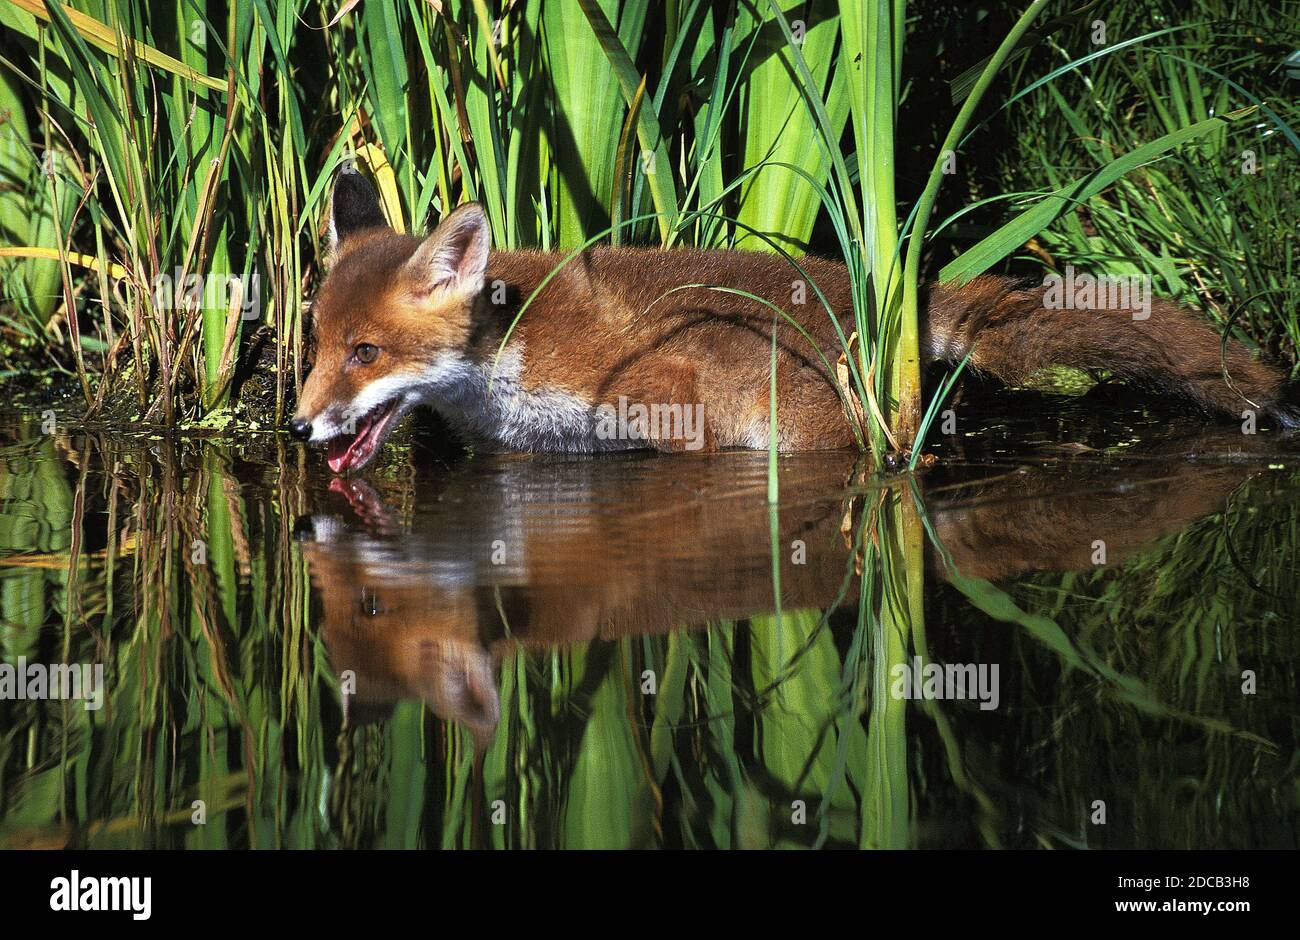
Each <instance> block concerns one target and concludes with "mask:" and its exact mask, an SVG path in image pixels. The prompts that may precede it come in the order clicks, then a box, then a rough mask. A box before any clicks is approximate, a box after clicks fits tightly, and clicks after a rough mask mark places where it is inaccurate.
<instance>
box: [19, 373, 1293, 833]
mask: <svg viewBox="0 0 1300 940" xmlns="http://www.w3.org/2000/svg"><path fill="white" fill-rule="evenodd" d="M977 404H978V403H977ZM974 410H975V411H978V408H974ZM970 411H972V408H967V409H966V411H963V414H967V413H968V412H970ZM983 413H985V414H986V415H993V417H986V418H984V419H982V420H981V419H979V418H974V417H969V418H963V422H964V426H963V428H962V433H961V434H960V435H953V436H949V437H943V436H940V437H939V438H938V439H937V440H936V447H937V448H938V449H939V451H940V453H941V455H942V456H943V457H944V462H943V464H942V465H941V467H940V468H939V469H937V470H935V471H932V472H929V473H927V474H925V475H923V476H920V477H918V478H917V480H916V482H915V483H911V482H909V481H908V480H906V479H895V480H892V481H881V480H879V479H876V480H872V479H870V478H868V477H866V476H865V475H864V474H863V472H862V467H861V466H859V465H858V464H857V462H856V461H855V460H854V458H853V457H852V456H851V455H844V454H831V455H826V454H822V455H802V456H792V457H785V458H782V459H781V461H780V474H779V480H780V504H779V508H778V509H777V510H775V511H772V510H770V509H769V506H768V504H767V458H766V455H765V454H744V453H730V454H722V455H717V456H698V455H695V456H693V455H684V456H675V457H656V456H650V455H621V456H611V457H601V458H590V459H588V458H557V457H513V458H504V457H474V458H464V459H453V460H450V461H448V460H443V459H433V458H426V457H419V456H418V457H417V458H416V459H414V460H409V459H405V458H402V457H400V456H399V455H389V457H388V459H387V461H386V463H385V464H384V466H383V467H381V468H380V469H379V470H377V471H376V472H373V473H370V474H367V475H365V476H364V477H363V478H361V479H356V480H350V481H342V480H333V479H332V478H331V476H330V474H329V473H328V471H327V470H326V469H325V468H324V466H323V464H322V463H321V462H320V460H319V458H318V457H317V456H315V455H310V456H309V455H307V454H306V453H305V452H304V451H302V450H301V449H300V448H298V447H297V446H296V445H291V444H289V443H288V442H287V441H286V440H285V439H283V438H277V437H275V436H273V435H261V436H251V437H248V438H245V439H241V440H240V441H238V442H231V441H229V440H208V441H205V440H200V439H196V438H185V437H177V438H175V439H168V438H163V437H158V436H153V437H150V436H142V435H131V434H125V433H122V432H120V431H119V432H114V433H107V432H101V431H94V430H74V431H68V432H64V431H60V432H57V433H55V434H43V433H41V428H40V425H39V418H36V417H34V416H25V415H16V414H15V415H10V416H9V417H8V418H7V419H5V420H0V428H3V429H4V430H3V431H0V441H2V442H3V445H2V446H0V497H2V499H3V505H2V506H0V617H2V618H3V619H2V620H0V661H2V662H3V664H6V665H8V666H9V667H12V670H16V669H17V667H18V666H19V665H20V664H22V665H24V666H25V667H26V668H27V669H29V670H30V668H31V666H32V664H36V665H37V666H38V667H40V668H43V669H47V670H48V667H49V665H50V664H53V663H60V662H66V663H77V664H82V665H85V666H88V667H90V668H91V672H90V673H88V675H93V667H94V666H96V665H98V666H102V667H103V672H102V676H103V680H102V681H103V685H102V698H101V699H100V700H99V701H95V700H94V697H93V696H92V701H91V702H90V703H89V704H91V705H95V704H101V705H102V707H98V708H87V707H86V705H87V703H86V702H85V701H80V700H69V699H63V700H50V699H39V698H33V697H30V696H28V697H24V698H21V699H19V698H17V697H16V696H15V694H14V691H13V688H14V687H11V688H10V692H9V693H8V694H5V687H4V686H3V684H2V683H3V676H0V846H3V847H18V846H95V847H102V846H156V847H196V848H197V847H239V846H255V847H275V846H283V847H334V846H340V847H351V846H359V847H403V846H406V847H417V846H423V847H437V846H545V847H549V846H564V847H579V846H582V847H612V846H661V845H662V846H686V847H714V846H717V847H767V846H828V847H829V846H864V847H878V846H886V847H887V846H919V847H981V846H990V847H992V846H1053V847H1081V846H1093V847H1097V846H1109V847H1125V846H1149V847H1216V846H1221V847H1253V846H1294V845H1295V844H1296V843H1297V825H1296V820H1297V810H1298V809H1300V807H1298V806H1297V804H1298V803H1300V786H1298V784H1297V777H1296V773H1297V769H1298V767H1300V761H1297V750H1296V734H1295V732H1296V721H1297V718H1296V708H1295V703H1296V701H1297V698H1296V666H1297V639H1296V628H1297V606H1298V605H1297V593H1296V590H1295V583H1296V578H1295V576H1296V570H1297V544H1298V542H1297V528H1298V526H1297V507H1298V506H1300V449H1298V448H1297V446H1296V445H1295V444H1289V443H1286V442H1281V441H1278V440H1277V439H1276V438H1274V437H1271V436H1269V435H1268V434H1264V433H1261V434H1259V435H1253V436H1248V435H1243V434H1242V433H1240V430H1239V429H1238V428H1236V427H1235V426H1228V427H1226V428H1225V427H1213V428H1209V427H1206V426H1204V425H1202V424H1199V423H1189V422H1183V421H1177V420H1171V419H1169V418H1167V417H1156V416H1149V415H1140V414H1131V413H1126V414H1117V413H1116V411H1115V410H1114V409H1109V410H1107V409H1104V408H1098V407H1097V405H1096V404H1095V403H1091V402H1082V403H1081V402H1060V401H1056V400H1045V399H1040V398H1038V397H1037V396H1032V395H1027V394H1022V395H1019V396H1012V395H1009V396H1004V397H1002V398H1000V399H998V400H996V401H995V402H994V403H993V406H992V407H988V406H985V408H984V412H983ZM1030 415H1033V417H1032V418H1030V417H1028V416H1030ZM1103 543H1104V544H1103ZM909 586H911V587H912V589H914V590H919V591H920V593H919V594H916V595H915V599H916V603H915V604H913V605H912V607H913V616H912V617H911V618H910V619H909V618H907V617H900V616H899V614H898V611H899V610H900V609H902V610H906V609H907V607H908V597H909V595H908V594H907V591H908V589H909ZM929 664H939V665H940V666H952V667H957V666H962V667H966V666H969V667H970V670H971V671H969V672H962V675H967V676H970V677H972V679H973V681H972V683H971V684H969V685H967V686H966V687H964V688H953V687H950V686H944V685H932V686H930V687H927V686H925V684H924V682H922V683H921V684H920V689H919V690H916V689H913V690H908V689H905V688H902V682H903V680H902V678H900V677H901V676H902V675H903V671H902V670H901V669H896V668H895V667H901V666H907V667H909V671H908V672H907V675H908V676H909V677H911V676H912V675H913V673H912V672H911V671H910V669H913V668H914V669H916V670H918V671H920V674H921V676H922V678H924V677H925V675H926V673H925V672H924V671H923V670H925V668H926V666H927V665H929ZM958 672H959V670H957V669H955V668H954V669H952V670H950V671H949V674H950V675H956V674H957V673H958ZM14 674H15V675H16V673H14ZM83 691H84V690H83ZM939 694H943V695H946V696H948V697H936V696H937V695H939Z"/></svg>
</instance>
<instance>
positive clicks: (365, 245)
mask: <svg viewBox="0 0 1300 940" xmlns="http://www.w3.org/2000/svg"><path fill="white" fill-rule="evenodd" d="M329 243H330V253H329V258H330V268H329V273H328V274H327V275H326V277H325V281H324V283H323V284H322V285H321V288H320V291H319V293H318V294H317V296H316V299H315V301H314V302H313V304H312V319H313V324H314V325H313V333H314V337H313V338H314V345H315V350H316V353H315V362H314V364H313V367H312V370H311V374H310V375H309V376H308V377H307V381H306V383H305V384H304V386H303V390H302V397H301V398H300V399H299V400H298V410H297V413H296V414H295V415H294V416H293V418H292V419H291V420H290V422H289V430H290V432H291V433H292V434H293V435H294V436H295V437H297V438H299V439H301V440H305V441H310V442H311V443H313V444H325V445H327V447H328V462H329V465H330V469H332V470H333V471H334V472H335V473H344V472H346V471H349V470H356V469H358V468H360V467H363V466H365V465H366V464H367V463H369V462H370V460H371V459H372V458H373V457H374V456H375V454H376V453H378V451H379V448H380V447H381V446H382V445H383V443H384V441H385V439H386V438H387V437H388V435H389V433H390V432H391V431H392V429H393V427H394V426H395V425H396V424H397V422H398V421H399V420H401V418H402V416H403V415H405V414H406V413H407V412H408V411H410V410H411V409H412V408H414V407H415V406H416V405H419V404H421V403H423V402H426V401H427V400H428V399H429V396H430V395H431V394H433V393H434V392H436V391H437V389H438V388H439V387H441V386H442V385H444V384H445V383H449V382H451V381H452V380H454V378H455V375H456V373H457V370H458V368H459V367H460V366H461V365H462V364H463V362H464V357H463V353H464V350H465V349H466V346H467V344H468V342H469V337H470V330H471V324H472V321H473V311H474V305H475V303H476V302H477V300H478V298H479V296H480V294H481V293H482V290H483V281H484V275H485V273H486V271H487V262H488V249H489V235H488V224H487V217H486V216H485V215H484V213H483V208H482V207H481V206H479V205H478V204H477V203H467V204H465V205H462V206H460V207H459V208H457V209H456V210H455V211H453V212H452V213H451V214H450V215H448V216H447V218H445V219H444V220H443V221H442V223H441V224H440V225H439V226H438V227H437V229H435V230H434V232H433V233H432V234H431V235H429V236H428V237H427V238H424V239H423V240H422V239H419V238H415V237H412V236H409V235H399V234H398V233H397V232H395V231H393V229H391V228H390V227H389V226H388V224H387V222H386V221H385V219H384V214H383V212H382V211H381V210H380V207H379V199H378V197H377V196H376V194H375V191H374V189H373V188H372V187H371V185H370V184H369V183H368V182H366V180H365V179H364V178H363V177H362V176H361V174H360V173H358V172H356V171H355V170H345V171H343V172H342V173H341V174H340V175H339V177H338V180H337V181H336V182H335V185H334V194H333V199H332V200H331V209H330V226H329Z"/></svg>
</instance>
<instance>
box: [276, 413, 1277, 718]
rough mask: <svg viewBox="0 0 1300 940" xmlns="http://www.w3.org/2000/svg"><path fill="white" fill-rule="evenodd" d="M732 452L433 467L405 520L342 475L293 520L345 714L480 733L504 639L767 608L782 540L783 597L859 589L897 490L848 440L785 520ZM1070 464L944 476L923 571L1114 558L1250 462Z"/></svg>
mask: <svg viewBox="0 0 1300 940" xmlns="http://www.w3.org/2000/svg"><path fill="white" fill-rule="evenodd" d="M1240 440H1241V439H1240V437H1238V438H1237V439H1236V441H1234V442H1232V443H1233V444H1234V445H1236V444H1239V442H1240ZM1170 447H1171V448H1174V449H1175V451H1174V452H1177V451H1179V450H1181V452H1183V453H1186V452H1189V451H1192V452H1194V451H1196V449H1197V448H1196V446H1194V445H1193V446H1189V442H1187V441H1179V442H1175V443H1172V444H1171V445H1170ZM1201 449H1202V450H1204V449H1205V447H1204V446H1202V447H1201ZM1210 449H1213V447H1212V446H1211V448H1210ZM736 458H737V460H739V461H741V462H740V464H739V465H740V466H741V467H742V472H741V473H738V472H737V467H738V463H737V461H736V460H731V459H726V458H712V459H710V458H701V460H700V462H699V464H698V466H692V467H691V468H690V470H691V472H690V473H686V474H684V473H683V464H681V463H679V462H674V461H663V460H656V459H654V458H629V459H628V462H627V463H626V464H624V465H622V467H621V468H620V472H618V473H611V472H610V466H609V464H608V462H606V463H603V464H601V465H599V466H597V465H596V463H595V462H593V461H590V460H584V459H576V460H549V459H544V458H534V459H516V460H504V461H502V462H501V463H499V464H489V465H483V464H481V463H475V464H473V465H471V466H468V467H463V468H460V469H456V470H453V471H452V472H450V473H449V474H447V475H446V476H445V477H444V478H442V479H441V480H439V481H437V482H436V483H432V482H431V483H429V484H421V485H420V487H418V488H417V491H416V493H415V494H414V495H415V497H416V499H417V501H418V502H419V504H420V505H429V504H432V503H436V504H437V506H438V512H437V513H436V514H434V515H432V516H430V517H427V519H426V517H423V516H419V515H417V516H416V517H414V520H411V519H407V520H406V521H404V522H403V521H399V520H398V519H397V518H396V517H395V516H394V515H392V514H391V513H390V511H389V510H388V508H387V507H386V506H385V505H384V503H383V501H382V500H381V499H380V497H379V496H378V495H377V494H376V493H375V492H374V491H372V490H371V489H370V488H369V487H368V486H367V485H366V484H364V483H361V482H358V481H346V480H339V479H336V480H334V481H333V482H332V484H331V489H332V490H333V493H334V494H335V497H334V502H336V503H338V504H339V505H338V506H337V508H338V509H339V510H340V512H337V513H335V512H324V511H322V512H319V513H316V514H314V515H311V516H307V517H304V518H303V519H302V520H300V521H299V523H298V526H297V532H296V534H297V536H298V537H299V539H300V541H301V543H302V547H303V551H304V554H305V555H306V557H307V559H308V562H309V565H310V570H311V578H312V582H313V584H314V586H315V588H316V590H317V592H318V594H319V597H320V600H321V606H322V615H321V631H322V635H323V638H324V641H325V644H326V646H327V648H328V650H329V655H330V657H331V660H332V664H333V667H334V671H335V673H336V674H337V675H340V676H342V677H343V678H344V682H345V691H347V692H348V693H349V694H347V695H346V696H345V703H346V706H347V708H348V710H349V720H350V721H352V722H358V723H359V722H365V721H368V720H372V719H376V718H381V717H383V716H384V715H386V714H387V712H388V711H389V710H390V709H391V707H392V705H393V704H394V703H395V702H397V701H400V700H403V699H421V700H423V701H424V702H426V703H427V704H428V705H429V706H430V707H431V708H432V710H433V711H434V712H435V713H436V714H437V715H439V716H440V717H442V718H444V719H446V720H450V721H454V722H456V723H458V724H461V725H462V726H464V727H466V728H468V729H469V730H470V731H471V732H472V733H473V735H474V736H475V738H476V739H477V740H478V741H480V742H481V743H486V742H487V741H488V740H489V739H490V737H491V735H492V733H493V731H494V729H495V726H496V724H497V721H498V719H499V717H500V712H501V706H500V702H499V699H498V692H497V682H496V673H497V668H498V666H499V663H500V661H501V659H502V657H503V656H505V655H506V653H507V652H508V651H510V650H511V649H512V648H517V647H525V648H528V647H532V648H558V647H564V646H568V645H571V644H578V643H583V642H585V641H589V640H593V639H598V638H599V639H616V638H619V637H625V636H635V635H642V634H652V633H661V632H666V631H670V630H674V629H678V628H692V627H700V626H704V625H706V624H708V623H710V622H713V621H717V620H723V619H728V620H734V619H743V618H746V617H750V616H754V615H759V614H767V613H771V612H772V611H773V610H774V608H775V597H774V593H773V562H774V554H775V558H776V560H777V561H778V562H779V566H780V586H781V604H782V607H783V609H785V610H792V609H797V608H821V609H826V608H829V607H833V606H836V605H837V604H839V603H841V602H842V601H849V602H851V601H852V599H854V598H855V597H856V596H857V592H856V585H855V584H854V580H855V567H856V565H855V549H856V548H857V545H855V543H854V538H855V537H857V536H858V535H859V534H860V532H861V526H862V517H863V512H864V511H865V510H868V509H869V507H870V506H871V505H872V504H873V503H874V504H877V505H878V504H879V501H880V500H882V499H887V498H890V497H889V495H888V491H884V490H873V489H869V488H864V487H862V486H857V487H856V488H855V487H854V486H853V484H854V483H855V481H856V478H855V466H854V462H853V460H852V459H851V458H849V457H846V456H845V455H842V454H821V455H806V456H804V457H801V458H799V459H798V460H796V461H794V462H793V463H792V465H791V467H790V468H789V469H788V470H786V471H785V472H783V473H782V488H781V504H780V509H779V510H778V511H776V512H775V520H773V515H772V513H770V512H769V508H768V506H767V504H766V499H765V495H766V494H765V486H766V482H765V479H764V476H763V471H764V470H765V466H764V465H763V463H762V462H761V461H759V462H754V461H752V460H750V459H749V458H748V457H746V456H744V455H736ZM1062 463H1064V464H1065V465H1066V466H1065V467H1064V468H1060V467H1054V466H1051V465H1048V466H1040V467H1037V468H1022V469H1020V470H1016V471H1013V472H1009V473H1003V474H995V475H993V476H992V477H990V478H988V479H986V480H984V481H983V482H978V481H977V482H970V483H960V484H951V485H942V483H941V482H940V483H939V484H936V485H932V486H931V489H932V491H933V492H932V494H931V496H930V497H929V498H928V499H927V500H926V504H927V505H926V513H927V516H928V518H929V521H930V523H931V526H932V528H933V531H934V533H935V535H936V536H937V538H938V540H939V542H940V543H942V545H943V546H944V548H945V550H946V554H947V558H946V559H945V558H943V556H942V555H941V554H940V553H939V552H938V551H937V550H936V548H935V547H934V546H933V545H927V549H926V550H927V554H928V557H927V563H926V564H927V569H928V575H927V576H928V577H932V578H944V577H946V576H947V574H948V572H949V571H950V567H949V566H951V568H955V569H956V570H958V571H960V572H961V573H963V574H965V575H970V576H974V577H980V578H987V579H990V580H994V581H999V580H1007V579H1010V578H1013V577H1016V576H1018V575H1021V574H1024V573H1028V572H1031V571H1070V570H1082V569H1086V568H1089V567H1091V566H1092V564H1093V563H1094V558H1095V548H1094V546H1095V543H1096V542H1097V541H1098V540H1101V541H1104V543H1105V545H1106V553H1107V557H1106V561H1107V562H1108V563H1109V564H1115V563H1117V562H1122V561H1123V560H1124V559H1125V558H1127V557H1129V556H1131V555H1132V554H1133V553H1134V552H1135V551H1137V550H1139V549H1140V548H1141V547H1142V546H1143V545H1145V544H1146V543H1148V542H1150V541H1151V540H1152V539H1155V538H1157V537H1159V536H1161V535H1165V534H1168V533H1171V532H1175V531H1178V530H1180V529H1181V528H1183V527H1185V526H1186V525H1187V524H1189V523H1190V522H1192V521H1194V520H1196V519H1197V518H1200V517H1202V516H1204V515H1207V514H1209V513H1213V512H1216V511H1218V510H1220V509H1222V508H1223V506H1224V503H1225V501H1226V499H1227V498H1228V496H1229V494H1230V493H1231V492H1232V491H1233V490H1234V489H1235V488H1236V487H1238V486H1239V485H1240V484H1241V483H1242V482H1243V481H1244V480H1245V479H1247V478H1248V477H1249V476H1251V475H1252V474H1253V473H1254V472H1256V469H1257V466H1258V465H1257V464H1255V465H1251V464H1242V463H1231V462H1228V463H1216V464H1207V463H1189V462H1186V461H1183V462H1179V463H1169V462H1165V461H1163V460H1156V461H1151V462H1144V461H1135V462H1132V463H1128V464H1124V465H1121V466H1118V467H1117V466H1116V465H1115V464H1113V463H1098V462H1091V461H1089V462H1086V463H1085V462H1082V461H1068V460H1067V461H1062ZM744 469H749V470H751V471H752V472H751V473H750V474H749V475H748V476H746V474H745V472H743V470H744ZM738 481H739V482H738ZM421 490H424V491H421ZM905 498H910V497H905ZM773 521H775V528H773ZM774 531H775V539H776V542H775V544H776V551H775V553H774V551H773V538H774V536H773V532H774Z"/></svg>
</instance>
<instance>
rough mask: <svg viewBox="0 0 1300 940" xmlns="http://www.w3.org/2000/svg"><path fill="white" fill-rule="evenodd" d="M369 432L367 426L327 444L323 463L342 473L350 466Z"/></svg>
mask: <svg viewBox="0 0 1300 940" xmlns="http://www.w3.org/2000/svg"><path fill="white" fill-rule="evenodd" d="M369 430H370V426H369V424H367V425H366V426H365V427H363V428H362V429H361V430H360V431H359V432H358V433H356V434H346V435H340V436H339V437H336V438H334V439H333V440H331V441H330V442H329V446H328V449H327V450H326V452H325V462H326V463H328V464H329V466H330V469H331V470H333V471H334V472H335V473H342V472H343V471H344V470H347V469H348V468H349V467H351V466H352V464H353V463H354V460H353V457H354V453H355V451H356V450H357V449H358V448H359V446H360V444H361V442H362V441H363V440H365V438H366V432H367V431H369Z"/></svg>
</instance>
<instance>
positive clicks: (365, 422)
mask: <svg viewBox="0 0 1300 940" xmlns="http://www.w3.org/2000/svg"><path fill="white" fill-rule="evenodd" d="M400 401H401V399H400V398H394V399H393V400H392V401H387V402H384V403H383V404H382V405H377V406H376V407H374V408H372V409H371V410H370V411H368V412H367V413H366V414H364V415H362V416H361V417H360V418H357V419H356V428H357V430H356V433H355V434H339V435H337V436H336V437H332V438H330V441H329V444H328V451H327V452H326V458H325V459H326V462H327V463H328V464H329V465H330V469H331V470H333V471H334V472H335V473H347V472H348V471H349V470H359V469H360V468H361V467H364V466H365V465H366V464H367V463H369V462H370V458H372V457H374V456H375V454H376V453H377V452H378V451H379V448H380V447H381V446H382V445H383V443H384V439H385V438H387V437H388V432H389V431H391V430H392V427H393V425H394V424H395V423H396V422H397V418H398V417H399V416H400V415H401V411H402V409H401V408H399V407H398V404H399V403H400Z"/></svg>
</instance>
